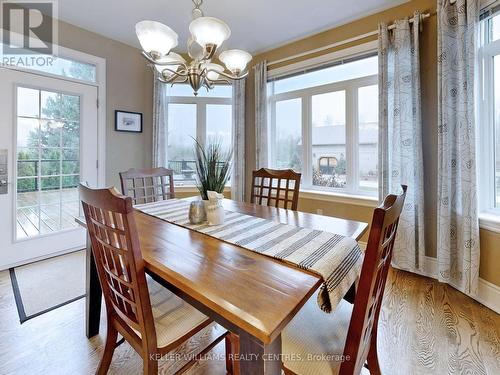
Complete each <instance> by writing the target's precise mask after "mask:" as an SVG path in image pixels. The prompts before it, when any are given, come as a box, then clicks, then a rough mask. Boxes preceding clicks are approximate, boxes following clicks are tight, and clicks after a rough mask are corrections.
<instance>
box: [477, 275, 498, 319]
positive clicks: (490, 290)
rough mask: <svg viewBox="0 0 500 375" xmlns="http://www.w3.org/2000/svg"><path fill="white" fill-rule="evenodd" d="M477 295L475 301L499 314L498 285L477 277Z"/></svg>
mask: <svg viewBox="0 0 500 375" xmlns="http://www.w3.org/2000/svg"><path fill="white" fill-rule="evenodd" d="M478 289H479V290H478V293H477V294H478V295H477V297H476V298H475V300H476V301H478V302H479V303H482V304H483V305H484V306H486V307H488V308H490V309H491V310H493V311H494V312H496V313H497V314H500V287H499V286H498V285H495V284H493V283H490V282H489V281H486V280H484V279H481V278H479V287H478Z"/></svg>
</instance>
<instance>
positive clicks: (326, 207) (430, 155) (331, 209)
mask: <svg viewBox="0 0 500 375" xmlns="http://www.w3.org/2000/svg"><path fill="white" fill-rule="evenodd" d="M436 5H437V4H436V1H435V0H413V1H410V2H408V3H405V4H403V5H400V6H398V7H395V8H392V9H388V10H386V11H383V12H380V13H377V14H375V15H372V16H369V17H365V18H363V19H360V20H357V21H354V22H352V23H349V24H347V25H343V26H340V27H337V28H334V29H331V30H328V31H325V32H322V33H320V34H317V35H314V36H311V37H308V38H305V39H302V40H299V41H296V42H293V43H290V44H287V45H285V46H282V47H279V48H276V49H273V50H270V51H267V52H264V53H262V54H260V55H257V56H255V58H254V60H253V62H252V64H256V63H257V62H259V61H263V60H267V61H273V60H278V59H281V58H284V57H288V56H292V55H295V54H297V53H301V52H305V51H309V50H312V49H315V48H319V47H322V46H325V45H330V44H332V43H335V42H340V41H343V40H346V39H349V38H352V37H356V36H358V35H361V34H365V33H369V32H371V31H373V30H376V29H377V25H378V23H379V22H387V23H392V21H394V20H395V19H398V18H403V17H407V16H411V15H412V14H413V12H414V11H415V10H420V11H421V12H423V13H427V12H429V13H431V18H430V19H427V20H425V21H424V25H423V32H422V33H421V34H420V38H421V41H420V43H421V48H420V54H421V56H420V63H421V72H422V73H421V81H422V82H421V84H422V120H423V144H424V174H425V182H424V184H425V186H424V194H425V211H426V213H425V215H426V224H427V225H426V242H427V251H426V253H427V255H429V256H432V257H435V256H436V191H437V178H436V175H437V138H436V136H435V134H437V85H436V83H437V61H436V56H437V19H436V14H435V13H436ZM374 39H376V37H371V38H365V39H363V40H360V41H356V42H353V43H349V44H346V45H343V46H339V47H336V48H332V49H329V50H325V51H322V52H320V53H316V54H313V55H308V56H306V57H305V58H300V59H295V60H292V61H288V62H286V63H283V64H281V65H274V66H272V68H277V67H279V66H282V65H286V64H290V63H295V62H298V61H300V60H304V59H307V58H311V57H315V56H318V55H321V54H326V53H330V52H333V51H335V50H339V49H343V48H347V47H351V46H353V45H356V44H361V43H365V42H367V41H370V40H374ZM246 95H247V97H246V106H247V113H246V123H247V128H246V150H247V152H246V165H247V176H246V177H247V181H250V180H251V171H252V170H253V169H254V168H255V112H254V108H255V105H254V103H255V92H254V77H253V72H252V69H250V75H249V78H248V80H247V91H246ZM318 208H321V209H323V212H324V214H326V215H332V216H339V217H345V218H349V219H354V220H361V221H365V222H370V221H371V214H372V212H373V209H372V208H369V207H363V206H356V205H349V204H344V203H342V204H339V203H333V202H331V203H330V202H324V201H318V200H314V199H304V198H301V199H300V202H299V209H300V210H302V211H308V212H316V210H317V209H318ZM366 238H367V236H366V235H365V236H364V238H363V239H362V240H363V241H366ZM495 243H496V246H495ZM499 243H500V234H496V233H492V232H488V231H485V230H481V268H480V276H481V277H482V278H484V279H485V280H487V281H490V282H492V283H494V284H496V285H500V273H498V272H495V270H494V267H495V264H496V265H498V262H499V259H500V254H499V251H500V246H499V245H498V244H499Z"/></svg>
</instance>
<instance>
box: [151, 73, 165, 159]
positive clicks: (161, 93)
mask: <svg viewBox="0 0 500 375" xmlns="http://www.w3.org/2000/svg"><path fill="white" fill-rule="evenodd" d="M153 80H154V83H153V157H152V160H153V167H154V168H158V167H165V168H168V157H167V145H168V127H167V104H168V96H167V85H166V84H164V83H162V82H159V81H158V80H157V78H156V72H155V75H154V77H153Z"/></svg>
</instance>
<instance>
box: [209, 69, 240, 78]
mask: <svg viewBox="0 0 500 375" xmlns="http://www.w3.org/2000/svg"><path fill="white" fill-rule="evenodd" d="M210 71H212V72H216V73H218V74H219V75H221V76H223V77H226V78H228V79H230V80H232V81H235V80H236V81H237V80H240V79H243V78H245V77H246V76H248V71H246V72H245V73H244V74H242V75H240V76H237V75H235V74H229V73H226V72H217V71H215V70H209V72H210Z"/></svg>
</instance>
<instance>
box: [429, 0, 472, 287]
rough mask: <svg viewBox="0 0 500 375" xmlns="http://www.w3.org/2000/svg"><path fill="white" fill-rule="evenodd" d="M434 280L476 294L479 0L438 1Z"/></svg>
mask: <svg viewBox="0 0 500 375" xmlns="http://www.w3.org/2000/svg"><path fill="white" fill-rule="evenodd" d="M437 12H438V101H439V103H438V134H437V137H438V160H439V161H438V211H437V212H438V218H437V225H438V232H437V246H438V249H437V258H438V277H439V280H440V281H443V282H446V283H449V284H451V285H452V286H454V287H455V288H457V289H459V290H460V291H462V292H464V293H466V294H469V295H471V296H474V295H476V294H477V288H478V278H479V222H478V208H477V185H476V153H475V152H476V151H475V103H474V95H475V92H474V77H475V69H476V65H477V64H476V52H477V33H478V25H479V6H478V0H457V1H456V2H455V4H453V5H452V4H450V1H449V0H438V8H437Z"/></svg>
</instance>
